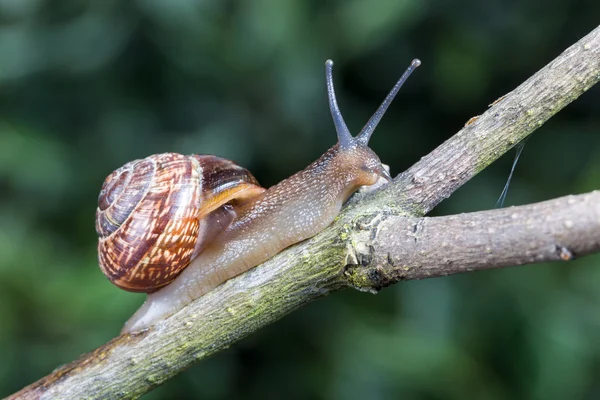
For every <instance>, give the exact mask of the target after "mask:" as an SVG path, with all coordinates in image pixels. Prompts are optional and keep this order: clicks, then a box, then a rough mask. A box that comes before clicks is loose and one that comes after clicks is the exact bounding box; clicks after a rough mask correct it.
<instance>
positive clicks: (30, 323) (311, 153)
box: [0, 0, 600, 400]
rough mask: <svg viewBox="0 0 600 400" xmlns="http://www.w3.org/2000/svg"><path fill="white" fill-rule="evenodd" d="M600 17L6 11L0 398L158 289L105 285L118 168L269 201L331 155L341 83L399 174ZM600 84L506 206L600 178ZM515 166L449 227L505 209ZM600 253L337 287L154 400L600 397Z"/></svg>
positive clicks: (568, 10)
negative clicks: (167, 165)
mask: <svg viewBox="0 0 600 400" xmlns="http://www.w3.org/2000/svg"><path fill="white" fill-rule="evenodd" d="M598 16H600V2H598V1H596V0H556V1H554V2H548V3H544V4H543V6H542V5H541V3H539V2H537V1H534V0H524V1H519V2H517V1H500V0H491V1H486V2H482V1H475V0H467V1H462V2H459V1H456V0H455V1H449V2H432V1H419V0H402V1H394V0H372V1H360V0H350V1H341V0H339V1H315V0H312V1H300V0H296V1H276V0H256V1H252V2H234V1H226V0H221V1H216V0H214V1H208V0H204V1H202V0H173V1H161V0H131V1H117V0H95V1H93V0H87V1H83V0H62V1H58V0H0V194H1V196H0V397H2V396H3V395H8V394H9V393H11V392H13V391H16V390H17V389H19V388H21V387H22V386H24V385H26V384H28V383H31V382H33V381H34V380H36V379H38V378H40V377H41V376H43V375H45V374H47V373H49V372H50V371H51V370H52V369H53V368H55V367H56V366H58V365H60V364H62V363H65V362H68V361H71V360H72V359H74V358H76V357H77V356H78V355H79V354H81V353H83V352H87V351H90V350H92V349H93V348H95V347H97V346H99V345H100V344H102V343H104V342H106V341H107V340H109V339H110V338H111V337H113V336H114V335H116V334H117V333H118V331H119V328H120V326H121V324H122V323H123V322H124V321H125V320H126V318H127V317H128V316H129V315H130V314H131V313H132V312H133V311H134V309H135V308H136V306H137V305H138V304H139V303H140V302H141V301H142V298H143V296H141V295H134V294H131V293H126V292H123V291H120V290H118V289H117V288H116V287H114V286H112V285H111V284H110V283H109V282H108V281H107V280H106V279H105V278H104V277H103V275H102V274H101V273H100V271H99V269H98V267H97V260H96V249H95V246H96V236H95V232H94V213H95V207H96V199H97V194H98V191H99V188H100V186H101V184H102V181H103V179H104V177H105V176H106V175H108V174H109V173H110V172H111V171H112V170H113V169H115V168H117V167H119V166H120V165H122V164H124V163H125V162H126V161H128V160H131V159H135V158H141V157H145V156H147V155H149V154H152V153H159V152H166V151H175V152H182V153H196V152H198V153H212V154H217V155H220V156H224V157H228V158H231V159H233V160H236V161H237V162H239V163H240V164H242V165H245V166H247V167H248V168H249V169H250V170H252V171H253V172H254V173H255V174H256V176H257V177H258V179H259V180H260V181H261V182H262V183H263V184H264V185H266V186H269V185H272V184H273V183H275V182H277V181H279V180H281V179H283V178H284V177H286V176H288V175H290V174H292V173H293V172H295V171H297V170H300V169H302V168H303V167H304V166H306V165H307V164H308V163H309V162H310V161H312V160H314V159H316V158H317V157H318V156H319V155H320V154H321V153H322V152H323V151H324V150H325V149H326V148H327V147H328V146H331V145H332V144H333V143H334V141H335V134H334V130H333V124H332V122H331V119H330V116H329V111H328V108H327V99H326V95H325V84H324V68H323V64H324V61H325V60H326V59H327V58H332V59H334V60H335V61H336V67H335V81H336V85H337V91H338V99H339V101H340V105H341V107H342V110H343V112H344V115H345V118H346V121H347V122H348V124H349V126H350V127H351V129H352V130H354V131H357V130H358V129H359V128H360V127H361V126H362V124H364V122H365V121H366V120H367V119H368V117H369V116H370V114H371V113H372V111H373V110H374V109H375V108H376V106H377V105H378V104H379V102H380V101H381V100H382V99H383V97H384V96H385V94H386V92H387V90H389V88H390V87H391V86H392V84H393V83H394V82H395V80H396V79H397V77H398V76H399V74H400V73H401V72H402V71H403V70H404V68H405V67H406V66H407V65H408V63H409V62H410V60H411V59H412V58H414V57H419V58H421V60H422V61H423V66H422V67H421V68H420V69H419V70H418V71H417V72H416V73H415V74H414V75H413V77H411V78H410V80H409V82H408V83H407V84H406V86H405V87H404V88H403V89H402V92H401V94H400V95H399V97H398V99H397V100H396V102H395V103H394V104H393V106H392V108H391V110H390V112H388V114H387V115H386V117H385V118H384V120H383V121H382V123H381V125H380V127H379V128H378V131H377V133H376V134H375V135H374V138H373V140H372V147H373V148H374V149H375V150H376V151H377V152H378V154H379V155H380V157H381V159H382V160H384V162H386V163H388V164H390V165H391V167H392V172H394V173H398V172H400V171H402V170H404V169H406V168H407V167H409V166H410V165H411V164H412V163H414V162H415V161H417V160H418V159H419V158H420V157H421V156H423V155H425V154H427V153H428V152H429V151H431V150H432V149H433V148H434V147H435V146H437V145H438V144H440V143H441V142H442V141H443V140H445V139H446V138H448V137H450V136H451V135H452V134H453V133H455V132H456V131H457V130H458V129H460V128H461V126H462V125H463V124H464V123H465V122H466V121H467V120H468V119H469V118H470V117H472V116H474V115H477V114H480V113H482V112H483V111H485V110H486V108H487V106H488V104H490V103H491V102H493V101H494V100H495V99H496V98H498V97H500V96H501V95H503V94H505V93H507V92H508V91H510V90H512V89H513V88H514V87H515V86H516V85H518V84H520V83H521V82H522V81H524V80H525V79H526V78H528V77H529V76H530V75H531V74H533V73H534V72H536V71H537V70H538V69H540V68H541V67H542V66H544V65H545V64H546V63H548V62H549V61H550V60H552V59H553V58H554V57H555V56H557V55H558V54H559V53H560V52H561V51H562V50H564V48H566V47H567V46H569V45H571V44H572V43H574V42H575V41H577V40H578V39H579V38H580V37H582V36H583V35H585V34H587V33H588V32H589V31H590V30H591V29H593V28H594V27H595V26H596V24H597V23H598ZM599 100H600V90H599V88H594V89H592V90H591V91H590V92H589V93H586V94H585V95H584V96H582V97H581V98H580V99H578V100H577V101H576V102H575V103H574V104H572V105H570V106H568V107H567V109H565V110H564V111H562V112H561V113H559V114H558V115H557V116H556V117H555V118H553V119H552V120H550V122H548V123H547V124H546V125H544V126H543V127H542V128H541V129H539V130H538V131H537V132H536V133H535V135H534V136H533V137H532V138H531V140H530V141H529V142H528V144H527V146H526V148H525V151H524V153H523V155H522V157H521V160H520V162H519V165H518V166H517V168H516V172H515V180H514V182H513V184H512V186H511V187H510V189H509V193H508V199H507V204H508V205H512V204H524V203H529V202H535V201H541V200H545V199H550V198H553V197H557V196H561V195H566V194H569V193H582V192H586V191H590V190H593V189H598V188H599V187H600V134H599V131H600V112H599V104H600V101H599ZM512 157H513V154H509V155H507V156H505V157H503V158H502V159H501V160H499V161H498V162H497V163H495V164H494V165H492V166H491V167H490V168H488V169H487V170H485V171H484V172H482V173H481V174H480V175H479V176H477V177H476V178H475V179H473V180H472V181H471V182H469V183H468V184H467V185H465V186H464V187H463V188H461V189H460V190H459V191H458V192H457V193H456V194H455V195H453V196H452V197H451V198H450V199H448V200H447V201H445V202H444V203H443V204H442V205H440V206H439V207H438V208H437V209H436V210H435V212H434V213H435V214H437V215H440V214H450V213H457V212H466V211H472V210H481V209H489V208H492V207H493V206H494V204H495V201H496V199H497V197H498V195H499V194H500V192H501V191H502V187H503V185H504V181H505V179H506V177H507V175H508V172H509V170H510V163H511V162H512ZM598 267H600V257H598V256H595V257H588V258H584V259H581V260H577V261H575V262H572V263H569V264H551V265H541V266H527V267H520V268H514V269H510V268H509V269H505V270H493V271H486V272H478V273H471V274H465V275H460V276H453V277H446V278H438V279H429V280H425V281H421V282H407V283H403V284H400V285H396V286H394V287H391V288H388V289H385V290H383V291H382V293H381V294H379V295H378V296H370V295H366V294H362V293H356V292H352V291H345V292H342V293H338V294H335V295H333V296H330V297H328V298H326V299H323V300H321V301H319V302H316V303H314V304H312V305H309V306H307V307H305V308H303V309H302V310H299V311H298V312H296V313H294V314H293V315H290V316H288V317H286V318H284V319H283V320H282V321H280V322H278V323H276V324H274V325H272V326H270V327H268V328H266V329H263V330H262V331H260V332H257V333H256V334H254V335H253V336H251V337H250V338H247V339H246V340H244V341H242V342H241V343H239V344H237V345H235V346H233V347H232V348H231V349H229V350H227V351H225V352H223V353H222V354H219V355H217V356H215V357H213V358H212V359H210V360H208V361H206V362H204V363H201V364H199V365H197V366H195V367H193V368H191V369H190V370H189V371H187V372H185V373H183V374H181V375H179V376H178V377H176V378H175V379H173V380H171V381H170V382H168V383H167V384H166V385H164V386H163V387H161V388H159V389H157V390H156V391H154V392H153V393H151V394H149V395H148V396H147V398H149V399H159V398H204V399H224V398H241V397H243V398H248V399H251V398H260V399H269V398H281V397H283V396H285V397H286V398H289V399H296V398H298V399H300V398H302V399H304V398H327V399H364V398H368V399H396V398H403V399H463V398H477V399H490V400H491V399H534V398H539V399H578V398H579V399H592V398H599V397H600V383H599V382H600V381H599V380H598V376H600V341H598V338H599V337H600V292H599V291H598V287H599V286H598V285H600V268H598Z"/></svg>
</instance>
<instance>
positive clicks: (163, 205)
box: [96, 59, 420, 332]
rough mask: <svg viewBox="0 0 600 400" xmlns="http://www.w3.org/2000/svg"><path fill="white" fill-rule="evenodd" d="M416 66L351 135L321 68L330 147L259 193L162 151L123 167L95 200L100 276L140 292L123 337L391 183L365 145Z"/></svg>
mask: <svg viewBox="0 0 600 400" xmlns="http://www.w3.org/2000/svg"><path fill="white" fill-rule="evenodd" d="M419 65H420V61H419V60H417V59H415V60H413V61H412V63H411V64H410V66H409V67H408V69H407V70H406V71H405V72H404V74H403V75H402V77H401V78H400V79H399V80H398V82H397V83H396V84H395V85H394V87H393V88H392V90H391V91H390V93H389V94H388V95H387V97H386V98H385V100H384V101H383V103H382V104H381V106H380V107H379V108H378V109H377V111H376V112H375V114H373V116H372V117H371V118H370V119H369V121H368V122H367V124H366V125H365V126H364V127H363V129H362V130H361V131H360V133H359V134H358V135H357V136H355V137H353V136H352V135H351V134H350V131H349V130H348V127H347V126H346V123H345V122H344V119H343V117H342V114H341V112H340V110H339V107H338V104H337V100H336V97H335V91H334V87H333V78H332V68H333V62H332V61H331V60H328V61H327V62H326V63H325V71H326V81H327V94H328V97H329V107H330V109H331V115H332V117H333V121H334V124H335V129H336V131H337V137H338V142H337V143H336V144H335V145H334V146H333V147H331V148H330V149H329V150H327V151H326V152H325V153H324V154H323V155H322V156H321V157H320V158H319V159H318V160H316V161H315V162H313V163H312V164H310V165H309V166H308V167H306V168H305V169H304V170H302V171H300V172H298V173H296V174H295V175H293V176H291V177H289V178H288V179H285V180H283V181H281V182H280V183H278V184H276V185H274V186H272V187H270V188H268V189H266V190H265V189H264V188H261V187H260V186H259V185H258V182H257V181H256V179H255V178H254V177H253V176H252V174H251V173H250V172H248V171H247V170H246V169H244V168H242V167H239V166H237V165H236V164H234V163H233V162H231V161H229V160H225V159H222V158H219V157H215V156H208V155H190V156H184V155H181V154H176V153H165V154H157V155H153V156H149V157H147V158H145V159H142V160H135V161H132V162H129V163H127V164H125V165H124V166H123V167H121V168H119V169H118V170H116V171H114V172H113V173H112V174H111V175H109V177H108V178H106V180H105V182H104V185H103V186H102V190H101V192H100V196H99V200H98V209H97V211H96V231H97V232H98V235H99V242H98V253H99V263H100V268H101V269H102V271H103V272H104V273H105V275H106V276H107V277H108V278H109V279H110V280H111V281H112V282H113V283H114V284H115V285H117V286H119V287H120V288H122V289H125V290H129V291H134V292H146V293H148V296H147V299H146V301H145V302H144V304H143V305H142V306H141V307H140V309H139V310H138V311H137V312H136V313H135V314H134V315H133V316H132V317H131V318H130V319H129V320H128V321H127V323H126V324H125V327H124V328H123V332H135V331H140V330H142V329H145V328H148V327H150V326H153V325H155V324H156V323H158V322H159V321H161V320H163V319H165V318H167V317H169V316H170V315H172V314H174V313H176V312H177V311H178V310H180V309H181V308H183V307H184V306H186V305H187V304H188V303H190V302H191V301H192V300H194V299H197V298H198V297H200V296H202V295H204V294H205V293H207V292H208V291H210V290H212V289H213V288H215V287H216V286H218V285H220V284H221V283H223V282H225V281H226V280H228V279H230V278H232V277H234V276H236V275H239V274H241V273H243V272H245V271H247V270H249V269H251V268H253V267H255V266H256V265H258V264H261V263H262V262H264V261H266V260H268V259H269V258H271V257H273V256H274V255H275V254H277V253H279V252H280V251H281V250H283V249H285V248H286V247H288V246H290V245H292V244H294V243H298V242H300V241H302V240H305V239H308V238H310V237H312V236H314V235H316V234H317V233H319V232H320V231H321V230H323V229H324V228H326V227H327V226H328V225H329V224H331V222H333V220H334V218H335V217H336V215H337V214H338V212H339V211H340V209H341V207H342V204H343V203H344V202H345V201H346V200H347V199H348V197H350V195H351V194H352V193H354V192H355V191H356V190H357V189H358V188H360V187H361V186H370V185H373V184H375V183H376V182H377V181H379V180H380V179H386V180H388V181H390V180H391V177H390V176H389V173H388V172H387V171H386V170H385V169H384V167H383V166H382V164H381V161H380V160H379V158H378V157H377V155H376V154H375V153H374V152H373V151H372V150H371V149H370V148H369V147H368V142H369V138H370V137H371V135H372V134H373V131H374V130H375V128H376V127H377V124H378V123H379V121H380V120H381V118H382V117H383V114H384V113H385V111H386V110H387V108H388V106H389V105H390V103H391V102H392V100H393V99H394V97H395V96H396V94H397V93H398V90H399V89H400V87H401V86H402V85H403V83H404V82H405V81H406V79H407V78H408V76H409V75H410V74H411V73H412V71H413V70H414V69H415V68H416V67H418V66H419Z"/></svg>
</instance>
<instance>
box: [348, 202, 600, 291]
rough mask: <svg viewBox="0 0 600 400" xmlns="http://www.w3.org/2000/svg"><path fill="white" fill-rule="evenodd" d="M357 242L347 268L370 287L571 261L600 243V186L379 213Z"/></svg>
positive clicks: (356, 281) (356, 235)
mask: <svg viewBox="0 0 600 400" xmlns="http://www.w3.org/2000/svg"><path fill="white" fill-rule="evenodd" d="M352 242H353V243H356V245H354V246H353V247H352V248H351V249H350V251H349V256H348V259H347V260H346V264H347V265H346V269H345V271H344V275H345V277H346V279H347V280H348V283H349V284H350V285H351V286H353V287H355V288H357V289H359V290H365V291H376V290H379V289H381V288H382V287H385V286H389V285H390V284H393V283H396V282H398V281H402V280H410V279H423V278H428V277H433V276H443V275H450V274H456V273H459V272H466V271H474V270H480V269H488V268H500V267H506V266H510V265H522V264H534V263H540V262H548V261H560V260H563V261H569V260H573V259H575V257H580V256H584V255H587V254H590V253H593V252H597V251H599V250H600V191H594V192H592V193H588V194H584V195H579V196H566V197H561V198H558V199H554V200H550V201H545V202H542V203H537V204H530V205H526V206H520V207H510V208H503V209H499V210H492V211H483V212H474V213H469V214H461V215H452V216H446V217H434V218H427V217H425V218H422V217H420V218H419V217H404V216H397V215H388V216H383V217H381V215H374V216H373V217H372V218H365V219H364V220H363V221H361V222H360V223H359V224H357V226H356V229H355V230H354V231H353V237H352Z"/></svg>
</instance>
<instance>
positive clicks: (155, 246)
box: [96, 153, 265, 293]
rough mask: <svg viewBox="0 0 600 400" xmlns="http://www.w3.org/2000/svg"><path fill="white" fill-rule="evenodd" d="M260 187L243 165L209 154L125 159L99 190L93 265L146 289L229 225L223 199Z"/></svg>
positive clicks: (170, 275) (124, 284) (243, 196)
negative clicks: (96, 264) (97, 259)
mask: <svg viewBox="0 0 600 400" xmlns="http://www.w3.org/2000/svg"><path fill="white" fill-rule="evenodd" d="M264 190H265V189H263V188H261V187H260V186H259V185H258V182H257V181H256V179H255V178H254V176H252V174H251V173H250V172H249V171H248V170H246V169H244V168H242V167H240V166H238V165H236V164H235V163H233V162H231V161H229V160H226V159H223V158H219V157H215V156H209V155H191V156H184V155H181V154H176V153H164V154H156V155H153V156H150V157H147V158H144V159H142V160H135V161H131V162H129V163H127V164H125V165H124V166H122V167H121V168H119V169H117V170H116V171H114V172H113V173H112V174H110V175H109V176H108V177H107V178H106V180H105V181H104V184H103V186H102V190H101V191H100V196H99V198H98V209H97V210H96V232H97V233H98V237H99V240H98V258H99V263H100V268H101V269H102V272H104V274H105V275H106V276H107V277H108V279H110V281H111V282H113V283H114V284H115V285H117V286H119V287H120V288H122V289H125V290H128V291H132V292H147V293H150V292H153V291H155V290H157V289H159V288H161V287H163V286H165V285H167V284H168V283H169V282H171V281H172V280H173V279H175V277H177V275H179V273H180V272H181V271H182V270H183V269H184V268H185V267H186V266H187V265H188V264H189V263H190V261H191V260H192V259H193V258H195V256H197V255H198V253H199V252H200V251H202V249H203V248H204V247H205V246H206V245H207V244H208V242H209V241H210V240H212V239H213V238H214V237H215V236H216V234H218V231H219V230H222V229H225V228H226V227H227V226H228V225H229V223H230V222H231V220H232V219H233V217H234V216H235V213H234V211H233V210H232V208H231V207H230V206H229V204H232V203H236V202H237V203H242V202H245V201H247V200H249V199H251V198H253V197H255V196H257V195H259V194H260V193H262V192H263V191H264Z"/></svg>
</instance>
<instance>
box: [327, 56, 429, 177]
mask: <svg viewBox="0 0 600 400" xmlns="http://www.w3.org/2000/svg"><path fill="white" fill-rule="evenodd" d="M419 65H421V61H420V60H419V59H417V58H415V59H414V60H412V62H411V63H410V65H409V66H408V68H407V69H406V71H404V73H403V74H402V76H401V77H400V79H399V80H398V82H396V84H395V85H394V87H393V88H392V90H391V91H390V92H389V93H388V95H387V96H386V98H385V99H384V100H383V103H381V105H380V106H379V108H378V109H377V111H375V114H373V116H372V117H371V118H370V119H369V121H368V122H367V124H366V125H365V126H364V127H363V129H362V130H361V131H360V133H359V134H358V135H357V136H356V137H352V135H351V134H350V130H349V129H348V126H347V125H346V122H345V121H344V118H343V117H342V113H341V111H340V108H339V106H338V104H337V100H336V97H335V90H334V87H333V61H331V60H327V61H326V62H325V77H326V80H327V95H328V97H329V109H330V110H331V116H332V117H333V123H334V125H335V130H336V131H337V135H338V142H339V144H340V147H341V148H342V149H347V148H352V147H354V146H357V145H358V146H367V145H368V143H369V139H370V138H371V135H372V134H373V132H374V131H375V128H376V127H377V124H379V121H381V118H382V117H383V114H385V112H386V111H387V109H388V107H389V106H390V104H391V103H392V101H393V100H394V97H396V95H397V94H398V91H399V90H400V88H401V87H402V85H404V82H406V80H407V79H408V77H409V76H410V74H412V72H413V71H414V70H415V68H417V67H418V66H419ZM387 175H388V176H389V174H387ZM382 176H383V175H382ZM384 177H385V176H384ZM386 179H387V178H386Z"/></svg>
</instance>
